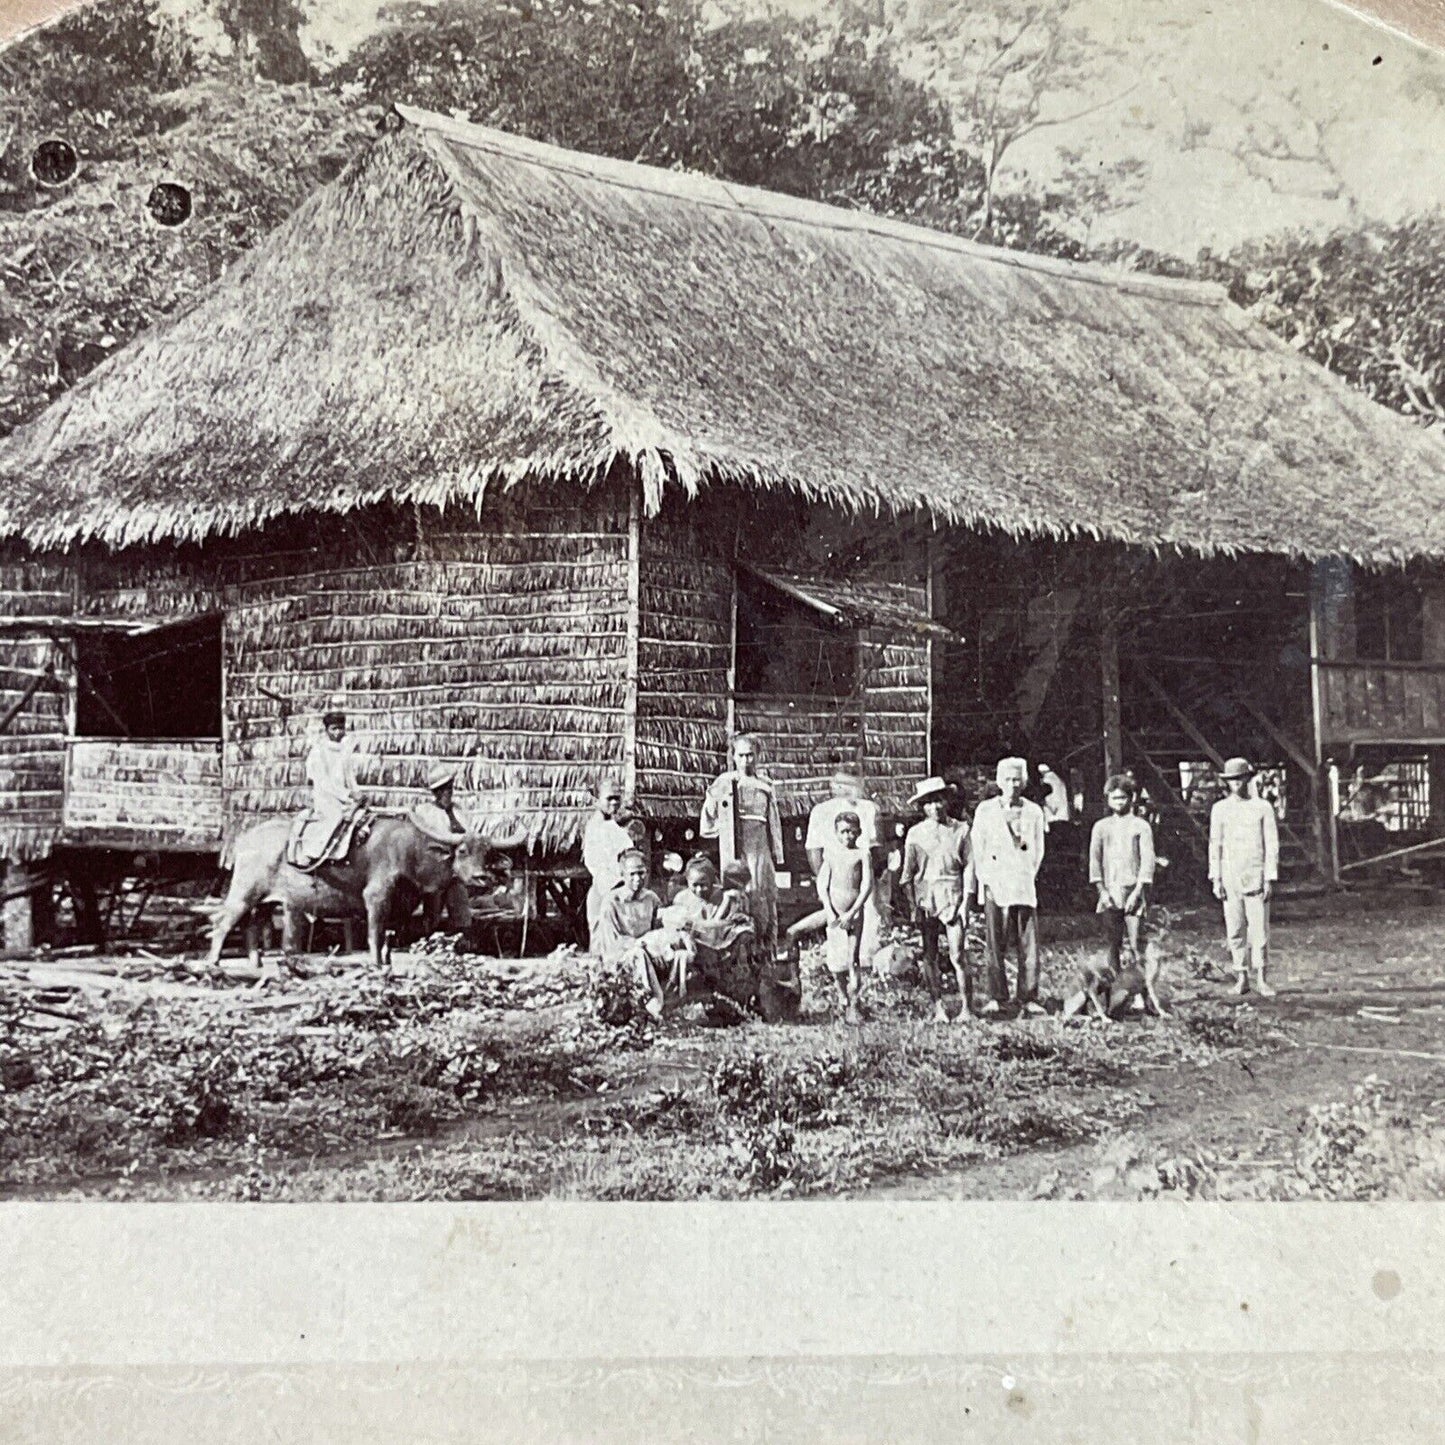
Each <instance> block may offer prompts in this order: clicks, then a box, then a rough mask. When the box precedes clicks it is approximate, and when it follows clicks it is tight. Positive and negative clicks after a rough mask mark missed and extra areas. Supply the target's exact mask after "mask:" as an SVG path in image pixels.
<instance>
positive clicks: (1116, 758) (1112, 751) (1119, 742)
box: [1099, 612, 1124, 777]
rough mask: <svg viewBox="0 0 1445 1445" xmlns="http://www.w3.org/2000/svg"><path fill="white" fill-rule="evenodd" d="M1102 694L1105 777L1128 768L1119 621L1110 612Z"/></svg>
mask: <svg viewBox="0 0 1445 1445" xmlns="http://www.w3.org/2000/svg"><path fill="white" fill-rule="evenodd" d="M1099 671H1100V683H1101V688H1100V695H1101V700H1102V704H1103V733H1104V776H1105V777H1108V776H1109V774H1110V773H1117V772H1120V771H1122V769H1123V767H1124V720H1123V704H1122V701H1121V696H1120V685H1119V624H1118V621H1117V619H1116V618H1114V617H1113V616H1112V615H1111V614H1109V613H1108V612H1106V613H1105V614H1104V619H1103V622H1102V624H1101V625H1100V629H1099Z"/></svg>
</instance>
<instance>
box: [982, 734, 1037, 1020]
mask: <svg viewBox="0 0 1445 1445" xmlns="http://www.w3.org/2000/svg"><path fill="white" fill-rule="evenodd" d="M1028 772H1029V765H1028V764H1027V763H1026V762H1025V761H1024V760H1023V759H1022V758H1004V759H1003V760H1002V762H1000V763H999V765H998V769H997V771H996V772H995V774H994V776H995V778H996V779H997V781H998V785H999V790H1000V796H999V797H997V798H985V799H984V800H983V802H981V803H980V804H979V805H978V809H977V811H976V812H975V813H974V815H973V859H974V869H975V871H976V874H977V886H978V896H979V902H980V903H982V905H983V923H984V933H985V936H986V938H987V940H988V992H989V998H988V1002H987V1003H986V1004H984V1006H983V1009H982V1012H983V1013H985V1014H996V1013H998V1011H999V1010H1000V1008H1001V1007H1002V1006H1003V1005H1004V1004H1005V1003H1007V1002H1008V973H1007V971H1006V970H1005V967H1004V954H1005V952H1006V951H1007V949H1008V947H1009V945H1010V943H1012V944H1013V945H1014V946H1015V947H1016V948H1017V950H1018V988H1017V991H1016V995H1015V996H1016V1000H1017V1002H1018V1005H1019V1008H1020V1010H1021V1011H1022V1012H1023V1013H1025V1014H1027V1015H1029V1016H1030V1017H1034V1016H1036V1015H1038V1014H1041V1013H1043V1011H1044V1010H1043V1005H1042V1004H1040V1003H1039V932H1038V904H1039V899H1038V888H1037V886H1036V880H1037V878H1038V872H1039V866H1040V864H1042V863H1043V861H1044V810H1043V809H1042V808H1040V807H1039V805H1038V804H1037V803H1031V802H1029V800H1028V799H1027V798H1025V797H1024V784H1025V783H1027V781H1028Z"/></svg>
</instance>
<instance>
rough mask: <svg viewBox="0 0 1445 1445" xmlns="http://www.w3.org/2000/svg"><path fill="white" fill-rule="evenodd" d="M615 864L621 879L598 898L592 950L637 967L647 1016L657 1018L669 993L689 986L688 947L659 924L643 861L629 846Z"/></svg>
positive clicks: (656, 900) (657, 900)
mask: <svg viewBox="0 0 1445 1445" xmlns="http://www.w3.org/2000/svg"><path fill="white" fill-rule="evenodd" d="M617 863H618V867H619V868H620V869H621V871H622V880H621V882H619V883H618V884H617V885H616V887H614V888H613V889H612V890H611V891H610V892H609V893H608V894H607V895H606V897H605V898H604V899H603V900H602V907H601V910H600V911H599V913H598V916H597V925H596V927H595V928H594V929H593V930H592V952H593V953H595V954H596V955H597V956H598V958H600V959H601V960H602V962H603V963H618V964H625V965H627V966H628V967H630V968H633V969H635V970H636V972H637V976H638V980H639V982H640V983H641V984H642V986H643V988H645V989H646V990H647V992H648V995H649V998H648V1002H647V1011H648V1013H650V1014H652V1016H653V1017H654V1018H660V1017H661V1016H662V1009H663V1005H664V1003H665V1002H666V999H667V993H668V990H669V989H671V990H672V991H673V992H674V993H675V994H677V995H678V996H679V997H680V996H681V995H682V993H683V991H684V990H685V988H686V986H687V962H688V958H689V955H690V954H691V947H690V945H689V944H688V942H687V940H686V939H685V938H683V937H682V936H681V935H680V934H679V933H678V931H677V930H675V929H660V928H659V927H658V926H657V924H658V913H659V911H660V910H661V908H662V900H661V899H660V898H659V897H658V896H657V894H655V893H654V892H653V891H652V890H651V889H650V888H648V887H647V858H646V857H645V856H644V855H643V854H642V853H641V852H639V851H638V850H637V849H636V848H631V849H629V850H628V851H627V852H625V853H623V854H622V856H621V857H620V858H619V859H618V860H617Z"/></svg>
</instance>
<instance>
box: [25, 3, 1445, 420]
mask: <svg viewBox="0 0 1445 1445" xmlns="http://www.w3.org/2000/svg"><path fill="white" fill-rule="evenodd" d="M196 3H197V5H198V6H201V7H203V8H204V9H205V11H206V12H207V13H208V14H209V15H210V16H211V17H212V18H213V19H215V20H216V21H218V22H219V24H220V25H221V27H222V29H223V31H224V32H225V34H226V36H227V38H228V41H229V44H230V47H231V53H230V54H228V55H226V56H223V57H216V56H213V55H210V54H208V53H206V51H205V50H204V48H203V47H201V46H199V45H198V44H197V43H196V41H195V40H194V38H193V37H192V36H191V35H190V34H189V32H188V31H187V30H186V28H185V25H184V24H183V23H182V22H181V21H178V20H176V19H174V18H168V15H169V12H168V11H163V10H162V8H161V0H100V3H97V4H93V5H90V6H87V7H86V8H84V9H82V10H79V11H76V12H74V13H73V14H72V15H70V16H68V17H66V18H65V19H63V20H60V21H58V22H56V23H55V24H53V25H51V26H48V27H47V28H45V29H44V30H41V31H39V32H37V33H35V34H34V35H32V36H30V37H27V38H26V39H25V40H23V41H21V42H19V43H17V44H15V45H12V46H11V47H9V48H8V49H7V50H6V51H4V52H3V53H0V288H3V289H0V428H3V429H9V428H10V427H12V426H14V425H16V424H18V423H19V422H20V421H22V420H24V419H26V418H27V417H29V416H31V415H33V414H34V413H35V411H36V410H38V409H39V407H41V406H42V405H44V403H45V402H46V401H48V400H49V399H51V398H52V397H54V396H55V395H57V394H58V393H59V392H60V391H61V390H63V389H64V388H65V387H66V386H68V385H69V384H71V383H72V382H73V381H74V380H75V379H76V378H78V377H79V376H81V375H83V374H84V373H85V371H86V370H88V369H89V368H90V367H91V366H92V365H94V364H95V363H96V362H97V361H98V360H99V359H101V358H103V357H104V356H105V355H107V354H109V352H110V351H111V350H113V349H114V348H115V347H116V346H119V345H121V344H123V343H124V342H125V341H126V340H127V339H129V338H130V337H131V336H133V335H135V334H136V333H137V332H138V331H140V330H141V329H143V328H144V327H145V326H147V325H149V324H151V323H152V322H153V321H155V320H157V319H159V318H160V317H163V316H166V315H170V314H172V313H173V312H174V311H175V310H176V309H178V308H179V307H181V306H183V305H185V304H188V303H189V301H190V300H191V299H192V298H193V297H194V296H195V295H196V294H197V292H198V291H199V290H200V289H201V288H202V287H203V286H204V285H206V284H207V283H208V282H209V281H210V280H212V279H214V278H215V277H216V276H217V275H219V274H220V273H221V272H222V271H223V270H224V269H225V267H226V266H227V265H229V264H230V262H231V260H232V259H233V258H234V257H235V256H236V255H238V254H239V253H240V252H242V251H244V250H245V249H246V248H248V247H249V246H251V245H253V244H254V243H255V242H256V241H257V239H259V238H260V237H261V236H262V235H264V234H265V232H266V231H267V230H268V229H269V228H270V227H271V226H273V225H275V224H277V223H278V222H279V221H280V220H281V219H282V218H283V217H284V216H285V215H286V214H288V212H289V211H290V209H291V208H292V207H294V206H295V205H296V204H297V203H298V202H299V201H300V200H301V199H302V198H303V197H304V196H305V195H306V194H307V193H308V192H309V191H310V190H311V189H313V188H314V187H315V186H316V185H318V184H320V183H322V182H324V181H325V180H327V179H329V178H330V177H331V176H332V175H334V174H335V173H336V171H337V170H338V169H339V168H340V166H341V165H342V164H343V162H344V160H345V159H346V158H347V157H348V156H349V155H351V154H354V153H355V152H356V151H357V150H358V149H359V148H360V147H361V146H363V145H364V144H365V143H366V142H367V140H368V138H369V136H370V134H371V132H372V128H373V125H374V121H375V117H376V114H377V113H378V112H376V111H375V110H371V109H368V104H370V105H372V106H382V105H387V104H390V103H392V102H395V101H408V102H411V103H413V104H417V105H420V106H424V107H426V108H429V109H433V110H439V111H442V112H446V113H451V114H454V115H458V116H462V117H466V118H469V119H472V120H475V121H479V122H482V123H485V124H488V125H493V126H497V127H500V128H502V129H506V130H511V131H516V132H520V133H522V134H526V135H530V136H533V137H535V138H537V139H541V140H546V141H551V142H554V143H556V144H559V145H563V146H568V147H573V148H576V149H580V150H583V151H588V152H592V153H596V154H602V155H609V156H616V157H621V158H624V159H629V160H639V161H643V162H646V163H649V164H653V165H659V166H669V167H686V168H689V169H693V170H698V171H702V172H705V173H708V174H711V175H716V176H719V177H722V178H725V179H729V180H733V181H737V182H740V183H745V184H750V185H758V186H765V187H769V188H772V189H775V190H781V191H786V192H789V193H792V194H795V195H800V196H807V197H812V198H816V199H820V200H825V201H829V202H832V203H834V204H839V205H844V206H854V207H860V208H866V209H869V210H873V211H877V212H880V213H884V214H888V215H893V216H898V217H901V218H904V219H907V220H911V221H915V222H918V223H920V224H923V225H927V226H932V227H935V228H937V229H941V230H946V231H952V232H955V233H958V234H961V235H967V236H973V237H977V238H978V239H981V240H986V241H989V242H992V243H994V244H1001V245H1006V246H1014V247H1020V248H1024V249H1029V250H1034V251H1042V252H1047V253H1050V254H1054V255H1061V256H1068V257H1083V256H1086V255H1092V256H1094V257H1095V258H1097V259H1103V260H1107V261H1110V262H1112V263H1113V264H1117V265H1121V266H1126V267H1132V268H1135V269H1141V270H1153V271H1164V272H1167V273H1169V274H1176V275H1177V274H1204V275H1209V276H1213V277H1215V278H1216V279H1220V280H1222V281H1224V282H1225V283H1226V284H1227V285H1228V286H1229V288H1230V290H1231V293H1232V294H1233V296H1234V298H1235V299H1236V300H1237V301H1239V302H1240V303H1241V304H1242V305H1244V306H1246V307H1247V308H1249V309H1250V310H1251V311H1252V312H1253V313H1254V314H1255V315H1256V316H1258V317H1259V318H1260V319H1261V320H1262V321H1263V322H1264V323H1265V324H1266V325H1268V326H1271V327H1272V328H1273V329H1275V330H1276V331H1277V332H1279V333H1280V334H1281V335H1283V336H1284V337H1285V338H1286V339H1287V340H1289V341H1290V343H1291V344H1292V345H1295V346H1296V347H1298V348H1299V349H1300V350H1301V351H1304V352H1305V353H1306V354H1308V355H1310V356H1313V357H1315V358H1316V359H1317V360H1319V361H1321V362H1322V363H1324V364H1325V365H1327V366H1329V367H1331V368H1332V369H1334V370H1335V371H1337V372H1339V373H1340V374H1341V375H1342V376H1344V377H1345V378H1346V379H1347V380H1349V381H1350V382H1351V383H1352V384H1355V385H1358V386H1360V387H1362V388H1364V389H1365V390H1367V391H1368V392H1369V393H1370V394H1371V395H1372V396H1374V397H1376V398H1377V399H1378V400H1380V401H1382V402H1384V403H1385V404H1386V405H1390V406H1394V407H1396V408H1397V409H1399V410H1401V411H1403V412H1405V413H1407V414H1409V415H1412V416H1416V417H1420V418H1423V419H1426V420H1438V419H1440V418H1441V417H1442V415H1445V390H1442V388H1445V377H1442V374H1441V369H1442V360H1441V357H1442V320H1441V313H1440V303H1438V302H1437V300H1436V297H1437V296H1438V295H1439V294H1441V287H1440V281H1441V274H1440V273H1441V262H1440V261H1439V259H1438V258H1439V257H1440V256H1441V254H1442V250H1445V247H1442V241H1445V222H1442V221H1441V219H1440V217H1439V216H1429V217H1422V218H1418V219H1416V220H1413V221H1409V222H1405V223H1402V224H1400V225H1398V226H1395V227H1392V228H1378V227H1376V228H1373V229H1362V228H1359V227H1356V228H1355V229H1351V230H1344V231H1339V232H1337V233H1335V234H1333V235H1331V236H1327V237H1324V238H1319V239H1311V238H1308V237H1301V236H1295V237H1286V238H1282V239H1276V240H1272V241H1268V242H1260V243H1256V244H1253V245H1251V246H1248V247H1243V248H1241V249H1240V250H1239V251H1238V252H1236V253H1234V254H1233V255H1230V256H1228V257H1223V258H1218V257H1205V258H1203V259H1202V260H1201V261H1200V262H1199V263H1197V264H1195V263H1189V264H1186V263H1183V262H1181V261H1179V260H1178V259H1177V258H1172V257H1167V256H1160V255H1157V254H1154V253H1151V252H1148V251H1144V250H1141V249H1140V248H1138V247H1132V246H1127V245H1121V244H1119V243H1117V242H1114V243H1109V244H1107V245H1100V244H1095V243H1094V242H1093V240H1092V227H1093V226H1094V224H1095V223H1096V222H1097V221H1098V219H1099V218H1100V217H1102V216H1104V215H1107V214H1108V213H1110V212H1111V211H1113V210H1117V209H1118V208H1119V207H1121V206H1123V205H1127V204H1128V203H1130V201H1132V199H1133V198H1134V196H1135V194H1136V193H1137V189H1138V187H1139V185H1140V184H1141V182H1142V180H1143V178H1144V171H1143V167H1142V165H1141V164H1140V163H1139V162H1137V161H1129V160H1124V161H1117V162H1113V163H1111V164H1107V165H1101V164H1100V162H1099V160H1098V158H1097V157H1095V156H1092V155H1089V154H1088V153H1086V152H1085V151H1084V150H1083V149H1082V148H1081V147H1079V146H1074V147H1058V148H1056V150H1057V156H1058V161H1059V164H1058V165H1057V167H1056V168H1055V170H1054V172H1053V174H1052V175H1051V177H1050V178H1049V179H1047V180H1046V181H1043V182H1040V181H1038V180H1034V179H1030V178H1029V177H1028V176H1027V175H1025V174H1024V173H1023V172H1022V171H1021V170H1020V169H1019V167H1017V166H1016V165H1015V158H1016V156H1017V155H1018V154H1019V150H1018V148H1019V147H1020V145H1021V143H1022V142H1023V141H1024V140H1026V139H1027V138H1028V137H1029V136H1031V135H1033V134H1035V133H1036V132H1038V131H1039V130H1043V129H1048V128H1051V127H1059V126H1063V125H1066V124H1068V123H1069V122H1070V121H1071V120H1075V119H1078V118H1080V117H1081V116H1083V115H1085V114H1087V113H1088V112H1089V111H1091V110H1093V109H1098V108H1100V107H1101V106H1107V105H1110V104H1112V103H1114V102H1115V101H1116V100H1118V99H1120V98H1122V95H1123V94H1125V93H1127V80H1126V79H1125V70H1126V68H1127V67H1126V65H1125V64H1124V62H1125V61H1127V60H1128V58H1127V57H1121V56H1120V55H1118V54H1117V53H1115V52H1113V51H1110V50H1108V49H1107V48H1101V47H1100V46H1098V45H1097V44H1096V43H1094V42H1093V41H1092V40H1091V37H1090V36H1089V35H1088V33H1087V31H1086V29H1085V28H1084V27H1083V25H1082V24H1081V23H1080V21H1079V19H1078V16H1077V14H1076V11H1077V9H1078V0H986V3H978V0H968V3H962V0H870V3H866V4H864V3H861V0H845V3H843V4H840V5H836V6H833V7H831V8H830V9H829V10H828V11H827V12H825V13H824V14H823V15H822V16H821V18H802V17H799V16H797V15H795V14H792V13H790V12H787V11H777V12H766V11H760V10H758V9H757V7H756V6H755V5H750V6H749V7H748V8H733V9H723V10H719V9H718V8H717V5H716V4H708V3H706V0H438V3H435V4H432V3H423V0H400V3H398V4H396V5H394V6H392V7H391V8H390V9H389V10H388V11H386V12H384V13H383V16H382V23H381V25H380V26H379V28H378V29H377V30H375V31H374V32H373V33H372V34H371V35H369V36H368V37H367V38H366V39H364V40H363V41H362V42H361V43H360V44H359V45H358V46H357V47H356V48H355V49H354V50H353V51H352V52H351V54H350V55H349V56H348V57H347V58H346V59H345V60H344V61H343V62H342V63H341V64H339V65H337V66H335V67H333V68H332V69H331V70H330V72H329V73H327V74H326V75H324V76H320V77H318V76H317V75H315V73H314V71H313V69H312V67H311V65H310V63H309V62H308V61H307V60H306V56H305V54H304V52H303V51H302V49H301V44H300V35H301V30H302V25H303V21H304V12H303V5H304V4H305V3H306V0H196ZM724 3H728V4H733V5H735V6H738V5H739V4H740V0H724ZM1135 60H1136V68H1137V58H1135ZM278 80H280V81H288V80H295V81H298V82H303V83H298V84H295V85H289V86H288V85H282V86H277V85H275V84H272V83H270V82H274V81H278ZM1286 99H1287V100H1288V99H1289V98H1286ZM1289 103H1290V104H1294V102H1293V101H1292V100H1290V101H1289ZM1325 123H1328V117H1326V118H1325V121H1324V122H1322V124H1325ZM1252 124H1253V126H1254V128H1253V129H1252V130H1249V131H1248V132H1247V133H1246V134H1242V138H1241V136H1235V135H1232V134H1231V135H1227V136H1226V135H1224V134H1222V133H1217V128H1216V131H1212V132H1209V133H1208V134H1206V133H1204V132H1203V131H1199V132H1197V133H1194V134H1193V136H1192V143H1193V144H1198V145H1204V144H1221V145H1223V144H1228V145H1230V146H1233V147H1234V148H1236V149H1240V148H1243V150H1245V151H1247V152H1248V153H1249V154H1250V156H1251V157H1253V158H1254V159H1256V160H1259V159H1260V156H1261V155H1262V154H1263V152H1265V151H1270V152H1271V155H1270V157H1266V159H1270V160H1271V163H1272V164H1279V165H1285V164H1291V165H1294V164H1304V162H1303V161H1299V162H1296V161H1293V160H1290V159H1288V158H1287V159H1286V160H1284V161H1281V160H1280V159H1279V157H1277V156H1273V151H1274V150H1278V148H1279V147H1280V146H1283V145H1284V144H1285V142H1286V141H1288V142H1289V143H1290V145H1291V146H1292V147H1293V150H1292V151H1291V156H1293V154H1294V153H1295V152H1300V154H1302V155H1303V156H1304V159H1305V160H1309V159H1310V158H1311V157H1313V156H1315V153H1316V150H1317V149H1318V147H1316V148H1315V149H1309V148H1308V147H1304V141H1300V140H1299V139H1298V137H1296V136H1295V135H1294V132H1292V131H1291V132H1288V133H1286V132H1284V131H1281V132H1280V135H1281V136H1283V137H1284V139H1283V140H1281V139H1279V137H1277V136H1275V133H1274V132H1273V131H1271V132H1269V134H1267V135H1266V134H1265V132H1264V131H1263V130H1262V129H1261V126H1262V125H1263V121H1261V120H1258V119H1255V120H1254V121H1253V122H1252ZM1281 124H1283V122H1281ZM46 137H62V138H64V139H65V140H66V141H68V142H69V143H70V144H71V145H72V146H74V148H75V149H76V151H77V152H78V157H79V168H78V171H77V173H76V175H75V177H74V179H73V181H71V182H70V183H68V184H67V185H65V186H63V187H60V188H53V189H52V188H46V187H44V186H41V185H39V184H37V182H36V181H35V179H34V177H33V176H32V174H31V168H30V158H31V156H32V155H33V153H34V149H35V145H36V143H37V142H38V141H39V140H41V139H44V138H46ZM1309 139H1310V137H1309V136H1305V140H1306V141H1308V140H1309ZM1301 147H1304V149H1303V150H1301ZM1261 163H1262V162H1261ZM1318 169H1319V167H1318V166H1316V170H1318ZM163 178H165V179H173V180H177V181H179V182H181V183H182V184H184V185H185V186H187V187H188V189H189V190H190V191H191V192H192V193H193V198H194V201H195V211H194V215H193V217H192V219H191V220H190V221H189V222H188V223H187V224H186V225H185V226H184V227H183V228H181V229H180V230H179V231H176V232H170V231H166V230H164V229H161V228H158V227H156V226H155V225H154V224H152V223H151V222H150V221H149V219H148V218H147V216H146V214H145V210H144V204H143V203H144V198H145V196H146V194H147V192H148V190H149V187H150V186H151V185H153V184H154V183H155V181H156V180H158V179H163ZM7 211H8V212H9V213H10V216H9V218H8V219H5V216H4V213H5V212H7Z"/></svg>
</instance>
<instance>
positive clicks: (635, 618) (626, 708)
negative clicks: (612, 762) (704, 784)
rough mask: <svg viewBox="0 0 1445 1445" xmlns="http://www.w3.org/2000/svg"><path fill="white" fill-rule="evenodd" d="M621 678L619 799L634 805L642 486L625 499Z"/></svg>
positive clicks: (636, 485)
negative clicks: (624, 619) (624, 614)
mask: <svg viewBox="0 0 1445 1445" xmlns="http://www.w3.org/2000/svg"><path fill="white" fill-rule="evenodd" d="M625 649H626V650H625V653H624V657H623V674H622V679H623V680H622V796H623V798H624V799H626V801H627V803H628V805H629V806H630V807H635V806H636V805H637V797H636V793H637V699H638V694H639V692H640V691H641V675H640V674H641V662H640V657H641V650H642V486H641V483H640V482H638V481H636V480H634V482H633V485H632V487H631V488H630V490H629V492H628V497H627V634H626V639H625Z"/></svg>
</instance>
